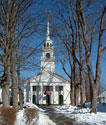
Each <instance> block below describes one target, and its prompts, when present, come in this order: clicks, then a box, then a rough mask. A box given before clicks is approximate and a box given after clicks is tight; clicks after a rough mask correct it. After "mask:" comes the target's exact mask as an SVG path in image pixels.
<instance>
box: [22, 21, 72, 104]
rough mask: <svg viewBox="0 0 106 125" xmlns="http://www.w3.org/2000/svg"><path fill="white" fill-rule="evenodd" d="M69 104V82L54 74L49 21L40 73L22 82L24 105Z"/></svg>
mask: <svg viewBox="0 0 106 125" xmlns="http://www.w3.org/2000/svg"><path fill="white" fill-rule="evenodd" d="M25 102H31V103H33V104H70V81H69V80H67V79H65V78H64V77H62V76H60V75H59V74H57V73H55V58H54V51H53V41H52V40H51V39H50V31H49V21H48V24H47V35H46V40H45V41H44V43H43V48H42V56H41V73H39V74H37V75H35V76H33V77H32V78H29V79H27V80H25V81H24V103H25Z"/></svg>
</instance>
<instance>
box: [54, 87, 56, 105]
mask: <svg viewBox="0 0 106 125" xmlns="http://www.w3.org/2000/svg"><path fill="white" fill-rule="evenodd" d="M55 95H56V94H55V86H53V104H55Z"/></svg>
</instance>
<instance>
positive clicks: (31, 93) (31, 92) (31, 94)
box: [30, 85, 33, 103]
mask: <svg viewBox="0 0 106 125" xmlns="http://www.w3.org/2000/svg"><path fill="white" fill-rule="evenodd" d="M32 87H33V86H32V85H31V86H30V102H31V103H32V96H33V91H32Z"/></svg>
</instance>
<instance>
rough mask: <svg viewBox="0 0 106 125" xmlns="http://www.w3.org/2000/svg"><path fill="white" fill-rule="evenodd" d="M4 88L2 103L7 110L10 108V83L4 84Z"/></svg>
mask: <svg viewBox="0 0 106 125" xmlns="http://www.w3.org/2000/svg"><path fill="white" fill-rule="evenodd" d="M3 84H4V85H3V86H2V102H3V107H4V108H7V107H10V92H9V83H5V82H4V83H3Z"/></svg>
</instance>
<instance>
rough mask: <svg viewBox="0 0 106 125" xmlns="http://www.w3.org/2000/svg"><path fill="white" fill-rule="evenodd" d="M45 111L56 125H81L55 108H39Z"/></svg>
mask: <svg viewBox="0 0 106 125" xmlns="http://www.w3.org/2000/svg"><path fill="white" fill-rule="evenodd" d="M39 107H40V108H42V109H43V110H45V112H44V113H45V114H46V115H48V116H49V118H50V119H51V120H52V121H53V122H54V123H56V125H79V124H78V123H76V121H75V119H73V118H71V116H69V117H67V116H65V115H64V114H62V113H60V112H58V111H56V110H55V109H54V106H39Z"/></svg>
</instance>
